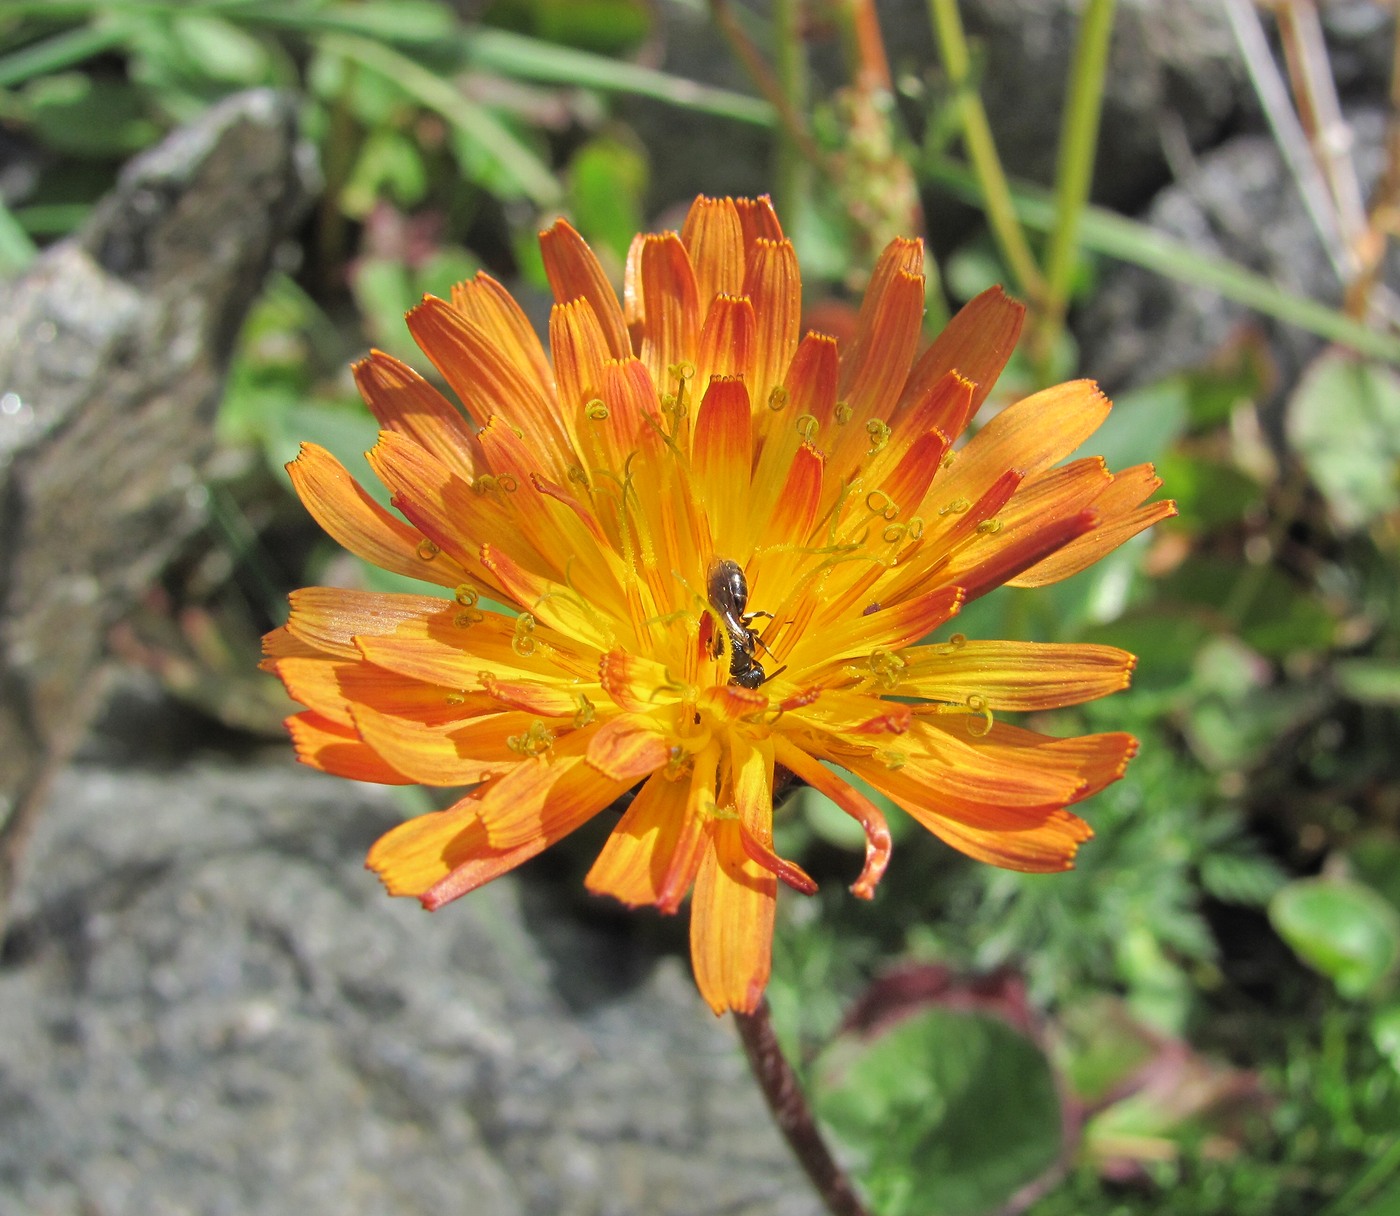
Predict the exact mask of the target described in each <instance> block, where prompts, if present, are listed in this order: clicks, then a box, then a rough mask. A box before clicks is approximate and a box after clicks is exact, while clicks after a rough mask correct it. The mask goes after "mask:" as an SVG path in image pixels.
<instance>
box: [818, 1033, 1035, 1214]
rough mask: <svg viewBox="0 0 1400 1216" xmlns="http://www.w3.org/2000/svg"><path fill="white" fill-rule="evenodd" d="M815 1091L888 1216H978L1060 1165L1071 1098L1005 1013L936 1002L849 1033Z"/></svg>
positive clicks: (821, 1071)
mask: <svg viewBox="0 0 1400 1216" xmlns="http://www.w3.org/2000/svg"><path fill="white" fill-rule="evenodd" d="M815 1074H816V1075H815V1080H814V1086H813V1094H814V1098H815V1101H816V1107H817V1111H818V1114H819V1115H820V1116H821V1117H822V1119H824V1120H825V1121H826V1122H827V1123H829V1124H830V1126H831V1127H832V1129H833V1130H834V1131H835V1133H836V1134H837V1136H838V1137H839V1138H840V1140H841V1142H842V1143H843V1145H844V1146H845V1147H846V1148H847V1149H848V1150H849V1153H850V1156H851V1158H852V1159H853V1161H854V1169H855V1173H856V1176H857V1177H858V1179H859V1180H860V1183H861V1185H862V1187H863V1189H864V1190H865V1192H866V1193H867V1195H868V1196H869V1198H870V1204H871V1207H872V1209H873V1210H874V1211H876V1212H878V1213H880V1216H972V1214H973V1213H978V1212H985V1211H988V1210H991V1209H994V1208H997V1207H999V1206H1001V1205H1002V1204H1003V1203H1004V1202H1005V1201H1006V1200H1007V1199H1008V1198H1009V1197H1010V1196H1011V1195H1012V1194H1014V1193H1015V1192H1016V1191H1017V1190H1018V1189H1019V1188H1020V1187H1022V1186H1024V1185H1026V1184H1027V1183H1028V1182H1030V1181H1032V1180H1033V1179H1035V1178H1037V1177H1038V1176H1040V1175H1041V1174H1042V1173H1043V1172H1044V1171H1045V1170H1046V1169H1048V1168H1049V1167H1050V1166H1051V1165H1053V1164H1054V1162H1055V1160H1056V1158H1057V1157H1058V1154H1059V1150H1060V1137H1061V1127H1060V1105H1059V1099H1058V1096H1057V1094H1056V1090H1055V1082H1054V1078H1053V1076H1052V1074H1051V1071H1050V1066H1049V1064H1048V1062H1047V1061H1046V1059H1045V1057H1044V1056H1043V1055H1042V1054H1041V1052H1040V1051H1039V1049H1037V1048H1036V1046H1035V1045H1034V1044H1033V1043H1031V1042H1030V1040H1028V1039H1026V1038H1025V1037H1024V1036H1022V1035H1020V1034H1018V1033H1017V1032H1016V1031H1015V1030H1013V1029H1012V1028H1011V1027H1010V1026H1008V1025H1007V1024H1006V1023H1005V1022H1002V1021H1000V1020H999V1019H996V1018H991V1017H986V1016H984V1015H981V1014H973V1013H963V1012H956V1011H953V1010H950V1009H930V1010H927V1011H926V1012H923V1013H920V1014H918V1015H916V1016H913V1017H910V1018H907V1019H905V1020H904V1021H901V1022H899V1023H898V1024H897V1025H895V1026H894V1027H893V1028H891V1029H890V1030H888V1031H886V1032H884V1033H882V1034H880V1035H879V1036H878V1037H876V1038H874V1039H872V1040H856V1039H855V1038H853V1037H848V1038H845V1039H842V1040H838V1041H837V1042H836V1043H835V1044H833V1045H832V1047H831V1048H829V1049H828V1050H827V1051H826V1052H825V1053H824V1054H823V1055H822V1057H821V1058H820V1059H819V1060H818V1061H817V1066H816V1070H815Z"/></svg>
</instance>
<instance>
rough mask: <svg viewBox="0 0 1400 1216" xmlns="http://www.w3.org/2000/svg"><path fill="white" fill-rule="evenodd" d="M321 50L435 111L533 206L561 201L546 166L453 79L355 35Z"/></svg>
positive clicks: (334, 39) (331, 37)
mask: <svg viewBox="0 0 1400 1216" xmlns="http://www.w3.org/2000/svg"><path fill="white" fill-rule="evenodd" d="M321 46H322V48H323V49H324V50H326V51H327V52H329V53H332V54H338V55H342V56H344V57H345V58H346V59H349V60H353V61H355V62H357V63H359V64H361V65H363V66H364V67H366V68H368V69H369V70H370V71H372V72H377V73H379V74H380V75H383V76H385V77H387V78H388V79H390V80H392V81H394V83H395V84H397V85H398V86H399V87H400V88H401V89H403V90H404V91H405V92H406V93H408V94H409V95H410V96H412V97H413V98H414V100H416V101H417V102H418V103H419V104H420V105H422V106H424V107H425V108H427V109H430V110H435V111H436V112H437V113H438V114H440V115H441V116H442V117H443V118H444V119H446V120H447V121H448V122H449V123H451V124H452V126H454V127H457V128H458V129H459V130H461V131H462V132H464V133H465V134H467V135H468V136H470V138H471V139H472V140H473V141H475V142H476V144H477V145H478V146H479V147H480V148H481V149H482V150H483V151H484V152H486V153H487V154H488V155H489V156H491V157H493V158H494V159H495V160H496V161H497V163H498V164H499V165H500V166H501V168H502V169H504V170H505V171H506V173H508V174H509V175H510V177H511V179H512V180H513V181H514V183H515V185H516V186H517V188H518V189H519V190H520V192H521V193H522V194H524V195H525V196H526V197H527V198H529V199H530V200H531V201H532V202H534V203H536V204H538V205H539V206H541V207H550V206H553V205H554V204H555V203H557V202H558V200H559V195H560V188H559V183H558V182H557V181H556V180H555V178H554V175H553V174H552V173H551V172H550V171H549V168H548V166H547V165H545V163H544V162H543V161H542V160H540V158H539V157H538V156H536V155H535V153H534V152H533V151H532V150H531V149H530V148H529V147H527V146H526V145H525V144H524V143H522V142H521V141H520V140H519V139H518V138H517V137H516V136H515V133H514V132H513V131H511V130H510V129H509V128H508V127H507V126H505V124H504V123H502V122H501V121H500V120H499V119H497V118H496V116H495V115H494V114H492V113H491V112H490V110H488V109H487V108H486V107H485V106H483V105H480V104H479V103H477V102H475V101H473V100H472V99H471V98H470V97H468V96H466V94H464V93H463V92H462V91H461V90H460V89H458V88H456V87H455V86H454V85H453V84H452V83H451V81H448V80H444V79H443V78H442V77H441V76H439V75H438V74H437V73H436V72H433V71H431V70H429V69H428V68H425V67H423V65H422V64H419V63H416V62H414V60H412V59H410V58H408V57H407V56H406V55H401V54H399V52H398V51H395V50H392V49H391V48H389V47H387V46H384V45H381V44H380V43H377V42H371V41H370V40H369V39H368V38H361V37H359V36H358V35H355V34H328V35H326V36H325V37H324V38H323V39H322V42H321Z"/></svg>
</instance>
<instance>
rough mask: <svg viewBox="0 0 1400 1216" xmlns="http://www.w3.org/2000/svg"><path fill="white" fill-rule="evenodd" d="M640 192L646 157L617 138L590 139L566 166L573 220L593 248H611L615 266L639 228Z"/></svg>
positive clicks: (644, 180) (643, 191) (644, 184)
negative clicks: (615, 262)
mask: <svg viewBox="0 0 1400 1216" xmlns="http://www.w3.org/2000/svg"><path fill="white" fill-rule="evenodd" d="M646 189H647V161H646V157H645V156H644V155H643V154H642V153H641V152H639V151H638V150H637V149H636V148H634V147H633V146H631V145H630V144H626V143H623V142H622V141H621V140H618V139H610V138H607V137H603V138H600V139H591V140H589V141H588V142H587V143H585V144H584V145H583V146H582V147H581V148H579V150H578V151H577V152H575V153H574V156H573V159H572V160H571V161H570V162H569V202H570V204H571V209H572V211H573V214H574V222H575V223H576V224H577V225H578V229H579V231H580V232H581V233H583V235H584V237H585V238H586V239H587V240H588V242H589V243H590V244H592V245H593V246H594V248H595V249H596V248H597V247H598V246H599V245H602V246H603V247H604V248H606V249H609V250H611V251H612V254H613V256H614V257H615V258H616V259H617V263H618V265H619V266H620V265H621V264H622V261H623V259H624V258H626V256H627V250H628V247H629V246H630V245H631V243H632V236H633V234H634V233H637V232H640V231H641V230H642V228H643V226H644V221H643V210H642V206H643V200H644V198H645V195H646Z"/></svg>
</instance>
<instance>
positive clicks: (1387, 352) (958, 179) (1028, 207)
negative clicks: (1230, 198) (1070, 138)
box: [920, 156, 1400, 366]
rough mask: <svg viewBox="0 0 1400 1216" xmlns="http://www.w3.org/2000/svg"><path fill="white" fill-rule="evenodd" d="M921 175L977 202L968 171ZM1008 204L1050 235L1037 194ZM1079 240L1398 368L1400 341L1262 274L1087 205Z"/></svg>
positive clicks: (940, 165) (1018, 188)
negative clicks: (1297, 294)
mask: <svg viewBox="0 0 1400 1216" xmlns="http://www.w3.org/2000/svg"><path fill="white" fill-rule="evenodd" d="M920 175H921V177H922V179H923V180H924V181H928V182H933V183H936V184H937V185H939V186H942V187H943V188H944V189H946V190H948V191H949V192H950V193H951V194H953V195H954V196H956V197H958V198H961V199H964V200H965V201H967V202H969V203H973V204H975V205H981V204H982V202H983V194H982V187H981V183H980V181H979V180H978V177H977V174H976V173H975V172H974V171H973V170H972V169H970V168H968V166H966V165H963V164H959V163H958V162H956V161H952V160H948V159H946V158H944V157H941V156H937V157H933V158H931V159H930V160H928V161H927V162H926V163H925V164H924V165H922V166H921V167H920ZM1012 198H1013V205H1014V206H1015V208H1016V213H1017V215H1018V216H1019V217H1020V219H1021V222H1022V223H1024V224H1025V225H1026V226H1027V227H1030V228H1034V229H1036V230H1038V231H1042V232H1048V231H1049V230H1050V229H1051V228H1052V227H1053V226H1054V223H1055V206H1054V203H1053V202H1052V201H1051V200H1050V198H1049V196H1048V195H1047V194H1046V193H1045V192H1044V191H1043V190H1037V189H1036V188H1035V187H1033V186H1027V185H1025V184H1022V183H1017V184H1016V185H1015V186H1014V187H1013V194H1012ZM1079 238H1080V244H1081V246H1082V247H1083V248H1085V249H1089V250H1092V251H1093V252H1095V253H1100V254H1103V255H1104V256H1106V257H1111V258H1117V259H1118V260H1119V261H1122V262H1129V263H1131V264H1132V265H1134V266H1141V267H1142V268H1143V269H1144V270H1150V271H1152V272H1153V273H1154V274H1159V275H1161V276H1162V277H1163V278H1168V279H1174V280H1176V281H1177V282H1179V283H1186V284H1187V285H1189V286H1191V287H1205V288H1208V289H1209V290H1211V291H1217V292H1219V293H1220V294H1221V295H1222V296H1224V297H1225V298H1226V299H1227V300H1234V301H1235V302H1236V303H1237V304H1243V305H1245V306H1246V307H1248V308H1253V309H1254V310H1256V311H1257V312H1261V313H1263V314H1264V315H1265V316H1269V317H1274V318H1275V319H1277V320H1279V321H1283V322H1285V323H1287V324H1289V325H1296V326H1298V328H1299V329H1305V330H1307V331H1308V332H1309V333H1314V334H1317V335H1318V337H1320V338H1326V339H1327V340H1328V341H1329V342H1338V343H1340V344H1342V345H1343V346H1347V347H1350V348H1351V349H1352V350H1355V351H1358V352H1359V353H1361V354H1363V355H1374V356H1375V357H1376V358H1378V359H1384V360H1386V361H1387V362H1389V363H1393V364H1396V365H1397V366H1400V340H1397V339H1396V338H1395V337H1393V336H1392V335H1390V334H1387V333H1380V332H1377V331H1376V330H1372V329H1368V328H1367V327H1366V326H1364V325H1362V324H1360V323H1359V322H1357V321H1354V320H1353V319H1352V318H1350V317H1348V316H1346V315H1345V314H1343V313H1341V312H1339V311H1338V310H1337V309H1335V308H1328V307H1327V306H1326V305H1325V304H1319V303H1317V302H1316V301H1315V300H1308V299H1304V298H1303V297H1301V296H1296V295H1293V294H1291V293H1289V292H1287V291H1284V290H1283V289H1282V288H1281V287H1279V285H1278V284H1277V283H1275V282H1273V281H1272V280H1271V279H1268V278H1266V277H1265V276H1264V275H1261V274H1256V273H1255V272H1254V271H1252V270H1246V269H1245V268H1244V267H1243V266H1240V265H1238V264H1237V263H1234V262H1230V261H1228V260H1226V259H1224V258H1221V257H1218V256H1215V255H1212V254H1208V253H1205V252H1203V251H1201V250H1199V249H1193V248H1192V247H1191V246H1190V245H1188V244H1186V242H1185V241H1181V240H1178V239H1176V238H1175V237H1171V236H1168V235H1167V234H1166V233H1164V232H1159V231H1158V230H1157V229H1155V228H1152V227H1149V226H1148V225H1147V224H1143V223H1140V222H1138V221H1137V220H1130V219H1127V218H1125V217H1123V216H1121V215H1114V214H1113V213H1112V212H1111V211H1106V210H1104V209H1103V208H1101V207H1094V206H1088V207H1085V208H1084V212H1083V215H1082V217H1081V220H1080V230H1079Z"/></svg>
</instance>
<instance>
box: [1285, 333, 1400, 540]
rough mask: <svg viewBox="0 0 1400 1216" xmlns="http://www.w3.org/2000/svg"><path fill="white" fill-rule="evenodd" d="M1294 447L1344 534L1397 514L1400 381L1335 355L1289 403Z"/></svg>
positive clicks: (1387, 371)
mask: <svg viewBox="0 0 1400 1216" xmlns="http://www.w3.org/2000/svg"><path fill="white" fill-rule="evenodd" d="M1287 433H1288V440H1289V443H1290V444H1291V445H1292V446H1293V448H1294V450H1295V451H1296V452H1297V453H1298V455H1299V456H1300V457H1301V458H1302V461H1303V463H1304V464H1305V465H1306V466H1307V469H1308V472H1309V473H1310V474H1312V478H1313V480H1314V481H1316V482H1317V485H1318V488H1319V489H1320V490H1321V491H1322V493H1323V496H1324V497H1325V498H1326V499H1327V505H1328V506H1329V507H1330V508H1331V509H1332V514H1333V515H1334V516H1335V517H1336V520H1337V522H1338V523H1339V524H1341V525H1342V526H1343V527H1348V528H1359V527H1362V526H1364V525H1365V524H1367V523H1368V522H1370V521H1371V520H1373V519H1377V518H1379V517H1380V516H1381V515H1384V514H1386V513H1387V512H1390V511H1394V510H1395V509H1396V508H1397V507H1400V476H1397V474H1396V470H1397V469H1398V468H1400V375H1397V374H1396V371H1395V369H1394V368H1392V367H1387V366H1386V365H1384V364H1381V363H1373V362H1368V361H1367V360H1365V359H1362V358H1361V357H1359V356H1357V355H1354V354H1351V353H1350V352H1347V351H1343V350H1339V349H1334V350H1329V351H1328V352H1326V353H1325V354H1323V355H1321V356H1319V357H1318V359H1317V360H1316V361H1315V362H1314V363H1313V365H1312V366H1311V367H1310V368H1309V369H1308V371H1307V373H1306V374H1305V375H1304V377H1303V379H1302V382H1301V383H1300V384H1299V385H1298V390H1297V392H1295V393H1294V394H1293V398H1292V400H1290V401H1289V403H1288V420H1287Z"/></svg>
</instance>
